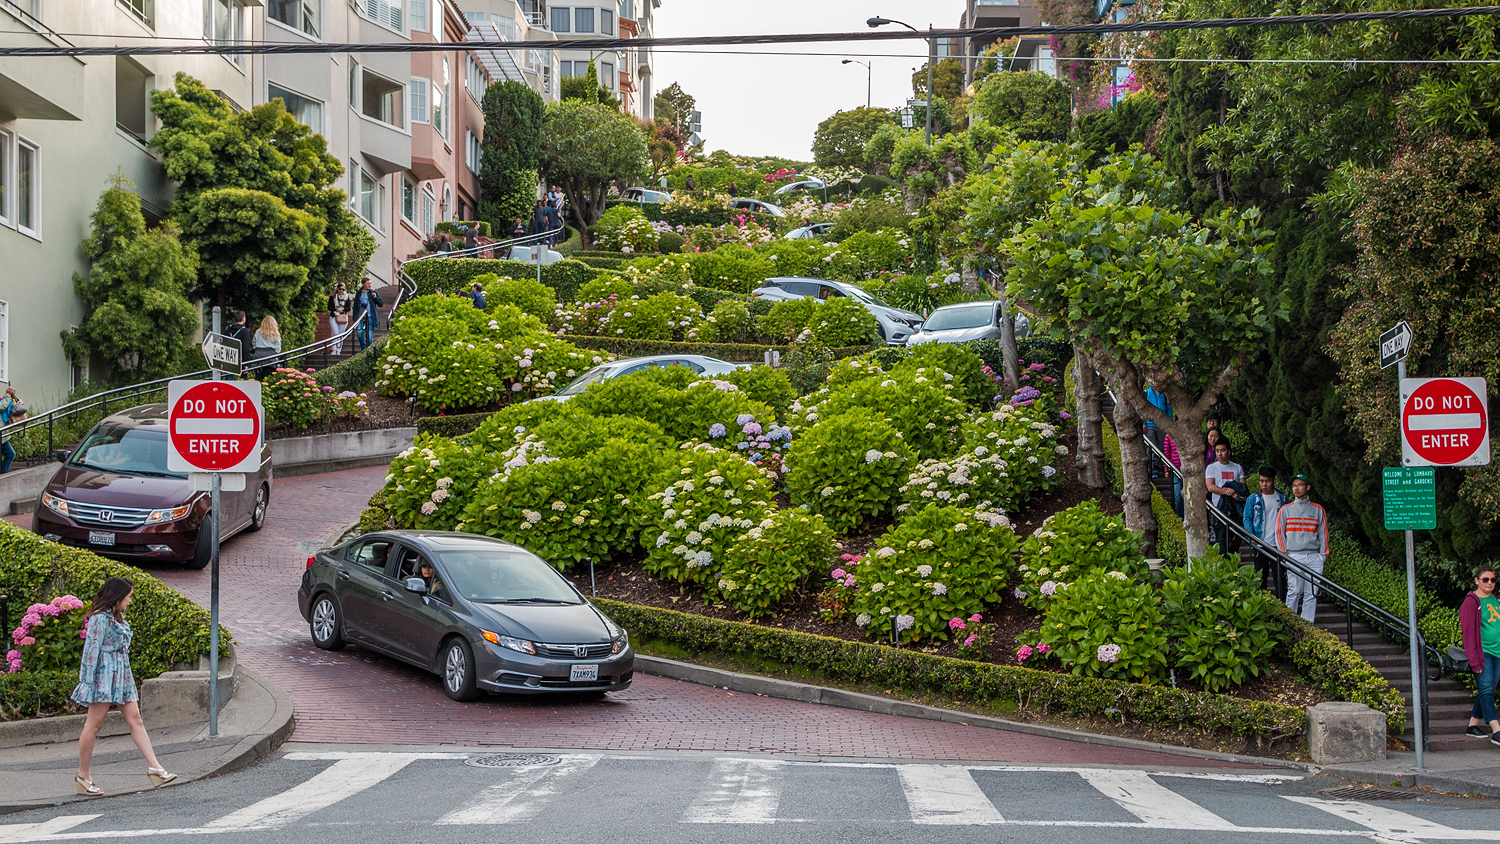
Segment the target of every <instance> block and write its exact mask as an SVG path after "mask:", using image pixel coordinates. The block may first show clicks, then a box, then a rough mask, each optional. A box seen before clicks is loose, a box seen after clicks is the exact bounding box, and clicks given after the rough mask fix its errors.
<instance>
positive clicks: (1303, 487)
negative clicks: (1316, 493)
mask: <svg viewBox="0 0 1500 844" xmlns="http://www.w3.org/2000/svg"><path fill="white" fill-rule="evenodd" d="M1311 491H1312V481H1310V480H1308V478H1307V476H1306V475H1293V476H1292V500H1291V502H1289V503H1288V504H1286V505H1284V506H1283V507H1282V508H1281V510H1280V511H1278V512H1277V514H1276V546H1277V547H1278V548H1280V549H1281V552H1282V553H1283V554H1286V555H1287V556H1288V557H1291V558H1292V559H1294V560H1296V561H1297V562H1299V563H1301V564H1302V565H1303V566H1305V567H1306V568H1308V569H1311V570H1312V571H1314V572H1316V573H1318V574H1322V573H1323V563H1324V561H1325V560H1327V559H1328V514H1327V513H1326V512H1324V511H1323V507H1322V505H1320V504H1314V503H1313V502H1312V500H1311V499H1309V498H1308V497H1307V494H1308V493H1309V492H1311ZM1299 603H1300V604H1301V612H1302V619H1303V620H1304V621H1307V622H1309V623H1311V622H1312V620H1313V617H1314V616H1315V615H1317V612H1318V599H1317V596H1316V595H1315V594H1314V593H1313V584H1312V581H1310V580H1308V579H1307V578H1305V577H1301V576H1299V575H1298V574H1297V573H1296V572H1294V571H1289V572H1287V578H1286V606H1287V609H1289V610H1291V611H1292V612H1297V611H1298V604H1299Z"/></svg>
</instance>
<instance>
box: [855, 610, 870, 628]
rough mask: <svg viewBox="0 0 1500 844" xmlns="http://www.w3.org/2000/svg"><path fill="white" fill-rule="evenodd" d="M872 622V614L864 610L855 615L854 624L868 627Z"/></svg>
mask: <svg viewBox="0 0 1500 844" xmlns="http://www.w3.org/2000/svg"><path fill="white" fill-rule="evenodd" d="M869 623H870V614H869V613H867V612H862V613H860V614H859V615H857V616H855V617H854V624H855V625H856V626H858V627H866V626H868V625H869Z"/></svg>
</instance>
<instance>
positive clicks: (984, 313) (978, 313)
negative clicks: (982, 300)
mask: <svg viewBox="0 0 1500 844" xmlns="http://www.w3.org/2000/svg"><path fill="white" fill-rule="evenodd" d="M994 321H995V306H994V305H974V306H971V307H967V308H938V309H937V310H935V311H933V312H932V316H930V317H928V318H927V322H926V323H924V324H923V326H922V327H923V328H925V329H927V330H928V331H955V330H958V329H961V328H983V327H985V326H987V325H990V324H991V323H993V322H994Z"/></svg>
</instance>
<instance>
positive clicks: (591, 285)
mask: <svg viewBox="0 0 1500 844" xmlns="http://www.w3.org/2000/svg"><path fill="white" fill-rule="evenodd" d="M632 292H634V288H633V287H631V285H630V282H628V281H626V280H625V279H623V278H621V277H620V276H617V275H598V276H594V277H593V278H592V279H590V280H589V282H588V283H587V284H585V285H584V286H582V287H580V288H578V301H579V302H599V301H602V300H604V299H608V298H609V297H610V296H615V297H617V298H620V299H629V298H630V294H631V293H632Z"/></svg>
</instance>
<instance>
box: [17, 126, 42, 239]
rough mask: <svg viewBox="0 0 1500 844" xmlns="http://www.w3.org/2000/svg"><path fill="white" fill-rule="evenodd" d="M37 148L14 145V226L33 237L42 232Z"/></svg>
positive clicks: (23, 144) (27, 145) (19, 143)
mask: <svg viewBox="0 0 1500 844" xmlns="http://www.w3.org/2000/svg"><path fill="white" fill-rule="evenodd" d="M37 158H38V154H37V148H36V147H34V146H32V145H31V144H28V143H26V142H25V141H20V142H18V143H17V144H16V226H17V227H18V228H19V229H20V230H21V231H23V232H26V233H27V234H30V235H32V236H33V237H35V236H37V235H38V234H40V232H41V230H42V191H41V188H42V186H41V181H42V174H41V171H40V168H39V166H38V164H37Z"/></svg>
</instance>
